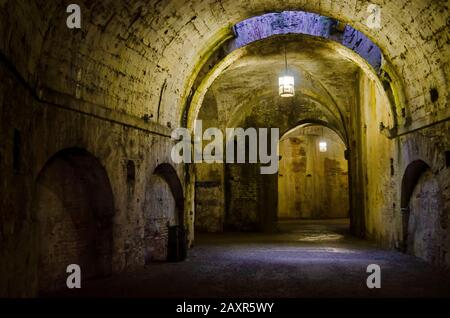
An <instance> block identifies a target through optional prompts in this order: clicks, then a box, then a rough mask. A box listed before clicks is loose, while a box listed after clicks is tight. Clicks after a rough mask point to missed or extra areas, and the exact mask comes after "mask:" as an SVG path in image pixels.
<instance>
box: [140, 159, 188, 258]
mask: <svg viewBox="0 0 450 318" xmlns="http://www.w3.org/2000/svg"><path fill="white" fill-rule="evenodd" d="M144 219H145V229H144V246H145V263H149V262H151V261H152V260H154V261H165V260H166V259H167V257H168V253H169V246H168V244H169V227H173V226H181V227H183V226H184V196H183V188H182V185H181V182H180V179H179V178H178V175H177V173H176V170H175V169H174V168H173V167H172V166H171V165H170V164H167V163H163V164H161V165H159V166H158V167H156V169H155V170H154V173H153V175H152V176H151V178H150V182H149V186H148V190H147V193H146V202H145V210H144Z"/></svg>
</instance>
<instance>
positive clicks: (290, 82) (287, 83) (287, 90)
mask: <svg viewBox="0 0 450 318" xmlns="http://www.w3.org/2000/svg"><path fill="white" fill-rule="evenodd" d="M284 63H285V69H284V74H283V75H282V76H280V77H279V78H278V87H279V94H280V96H281V97H293V96H294V95H295V91H294V85H295V82H294V76H292V75H290V74H289V72H288V65H287V55H286V46H285V47H284Z"/></svg>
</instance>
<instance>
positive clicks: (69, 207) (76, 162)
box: [33, 148, 114, 293]
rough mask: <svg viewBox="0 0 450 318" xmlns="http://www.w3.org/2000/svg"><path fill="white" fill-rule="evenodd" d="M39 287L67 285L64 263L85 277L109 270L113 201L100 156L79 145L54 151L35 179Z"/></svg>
mask: <svg viewBox="0 0 450 318" xmlns="http://www.w3.org/2000/svg"><path fill="white" fill-rule="evenodd" d="M33 213H34V217H35V218H36V220H37V224H36V226H37V231H36V232H37V246H36V248H37V251H36V253H37V254H38V255H37V259H38V261H37V272H38V276H39V278H38V280H39V291H40V292H44V293H45V292H49V291H52V290H56V289H60V288H64V287H65V280H66V278H67V273H66V267H67V266H68V265H70V264H77V265H79V266H80V267H81V274H82V278H83V279H90V278H94V277H98V276H105V275H109V274H111V271H112V253H113V251H112V244H113V232H112V231H113V225H112V224H113V222H112V218H113V216H114V200H113V194H112V190H111V185H110V182H109V178H108V175H107V173H106V170H105V169H104V167H103V166H102V165H101V164H100V162H99V160H98V159H97V158H96V157H94V156H93V155H92V154H91V153H89V152H88V151H86V150H85V149H82V148H69V149H64V150H62V151H60V152H58V153H56V154H55V155H53V156H52V157H51V158H50V159H49V160H48V161H47V163H46V164H45V165H44V167H43V168H42V170H41V172H40V173H39V175H38V177H37V179H36V190H35V195H34V200H33Z"/></svg>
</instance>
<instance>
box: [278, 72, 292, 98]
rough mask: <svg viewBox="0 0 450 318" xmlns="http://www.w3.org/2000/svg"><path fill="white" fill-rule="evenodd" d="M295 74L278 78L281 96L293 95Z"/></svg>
mask: <svg viewBox="0 0 450 318" xmlns="http://www.w3.org/2000/svg"><path fill="white" fill-rule="evenodd" d="M294 84H295V83H294V76H290V75H285V76H280V77H279V78H278V86H279V88H280V89H279V94H280V96H281V97H293V96H294V95H295V91H294Z"/></svg>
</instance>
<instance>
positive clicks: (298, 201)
mask: <svg viewBox="0 0 450 318" xmlns="http://www.w3.org/2000/svg"><path fill="white" fill-rule="evenodd" d="M321 143H324V145H323V146H321ZM321 147H322V148H323V149H321ZM345 151H346V145H345V143H344V142H343V141H342V139H341V137H340V136H339V135H337V133H336V132H334V131H333V130H332V129H330V128H327V127H324V126H320V125H317V124H310V125H308V124H305V125H301V126H297V127H296V128H294V129H292V130H290V131H289V132H288V133H286V134H285V135H284V136H283V137H282V138H281V140H280V143H279V154H280V158H281V159H280V170H279V174H278V218H279V219H283V218H288V219H331V218H348V217H349V184H348V162H347V161H346V159H345Z"/></svg>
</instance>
